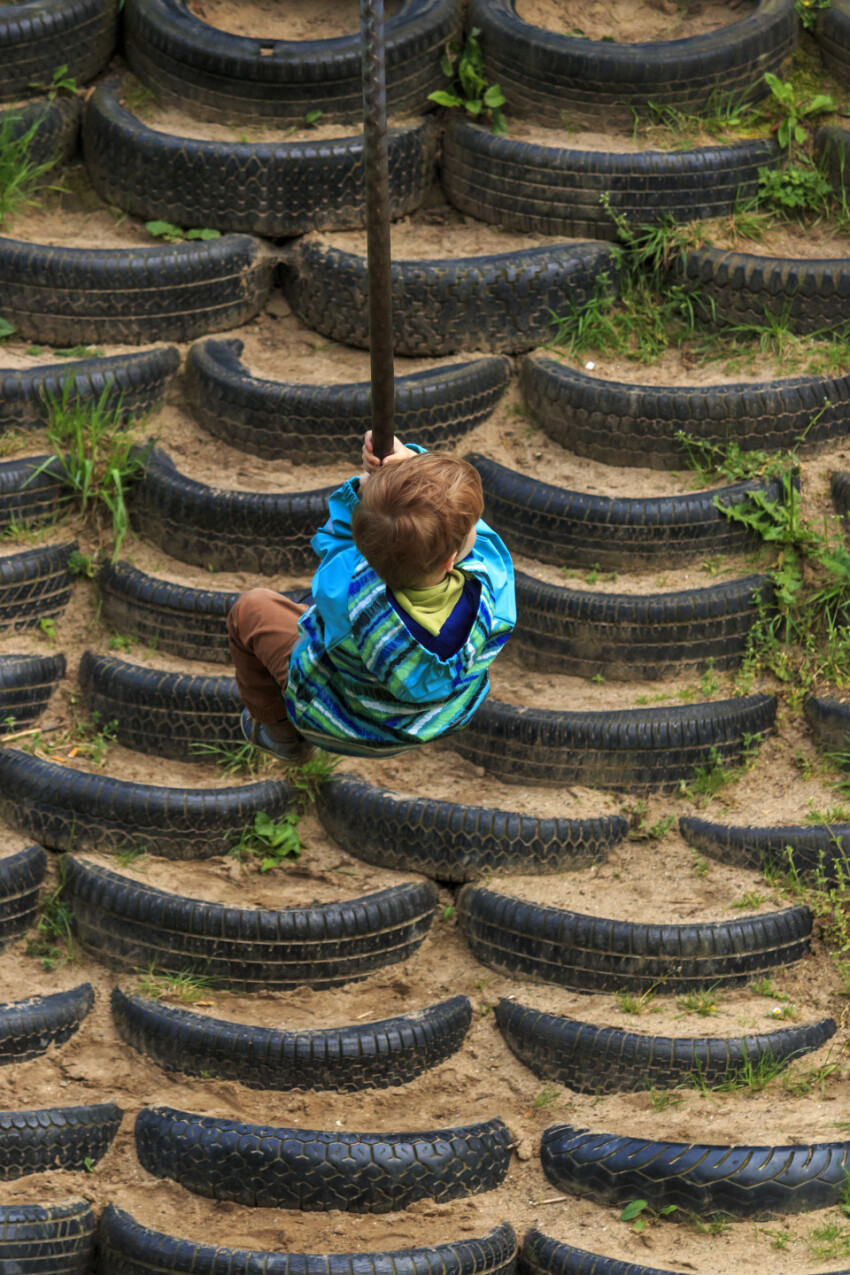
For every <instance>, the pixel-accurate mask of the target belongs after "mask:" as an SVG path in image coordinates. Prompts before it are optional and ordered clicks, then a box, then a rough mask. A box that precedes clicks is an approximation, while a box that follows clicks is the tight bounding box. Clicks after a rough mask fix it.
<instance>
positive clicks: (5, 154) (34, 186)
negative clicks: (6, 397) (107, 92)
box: [0, 114, 55, 336]
mask: <svg viewBox="0 0 850 1275" xmlns="http://www.w3.org/2000/svg"><path fill="white" fill-rule="evenodd" d="M19 122H20V116H19V115H15V114H10V115H5V116H4V117H3V119H2V120H0V226H2V225H3V223H4V222H5V221H8V220H11V218H12V217H14V216H15V215H16V214H17V213H19V212H20V211H21V210H22V209H23V208H31V207H32V206H33V205H34V204H36V203H38V200H37V198H36V191H37V190H39V188H40V187H42V186H43V185H44V179H45V177H46V175H47V174H48V173H49V172H50V170H51V169H52V168H53V167H54V163H55V161H54V160H48V161H45V162H44V163H41V164H37V163H35V162H34V161H33V160H31V159H30V158H29V151H30V143H31V142H32V140H33V137H34V136H35V133H36V131H37V129H38V126H39V121H38V120H36V121H35V123H33V124H31V125H30V127H29V128H28V129H26V131H25V132H23V133H21V134H20V135H19V136H17V135H16V132H17V126H18V124H19ZM2 322H6V321H5V320H3V321H2ZM8 326H9V328H10V329H11V330H10V331H9V332H7V333H6V335H8V336H11V334H12V332H14V328H12V326H11V324H9V325H8ZM2 335H3V328H2V325H0V336H2Z"/></svg>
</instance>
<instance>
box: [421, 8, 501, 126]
mask: <svg viewBox="0 0 850 1275" xmlns="http://www.w3.org/2000/svg"><path fill="white" fill-rule="evenodd" d="M480 34H481V31H480V30H479V28H478V27H473V28H472V30H471V31H470V32H469V34H468V35H467V37H466V41H465V43H464V45H463V48H461V47H460V45H458V44H454V43H452V44H449V46H448V48H447V50H446V52H445V53H444V54H443V57H442V61H441V63H440V65H441V66H442V68H443V74H444V75H445V76H446V77H447V79H449V80H451V81H453V85H452V89H451V90H446V89H437V90H436V92H434V93H429V94H428V100H429V101H430V102H436V103H437V105H438V106H448V107H451V108H459V109H461V110H464V111H466V112H467V113H468V114H469V115H473V116H474V117H475V118H476V119H479V118H481V117H482V116H487V115H489V117H490V125H491V128H492V129H493V132H494V133H507V131H508V126H507V121H506V120H505V114H504V111H503V110H502V107H503V106H504V105H505V95H504V93H503V92H502V90H501V89H500V88H499V86H498V84H491V83H490V80H489V79H488V77H487V70H486V67H485V65H484V51H483V50H482V48H481V45H480V44H479V42H478V37H479V35H480Z"/></svg>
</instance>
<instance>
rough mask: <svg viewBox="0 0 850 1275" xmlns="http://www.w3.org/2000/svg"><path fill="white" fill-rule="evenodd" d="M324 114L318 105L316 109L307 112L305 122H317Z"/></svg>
mask: <svg viewBox="0 0 850 1275" xmlns="http://www.w3.org/2000/svg"><path fill="white" fill-rule="evenodd" d="M323 115H324V111H321V110H319V108H318V107H317V108H316V110H315V111H308V112H307V114H306V115H305V116H304V123H305V124H315V123H316V120H319V119H321V118H322V116H323Z"/></svg>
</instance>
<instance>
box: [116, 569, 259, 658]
mask: <svg viewBox="0 0 850 1275" xmlns="http://www.w3.org/2000/svg"><path fill="white" fill-rule="evenodd" d="M97 587H98V593H99V595H100V601H101V618H102V619H103V620H105V621H107V623H108V624H109V626H110V627H111V628H112V629H113V630H114V631H115V632H116V633H127V634H131V635H132V636H133V637H136V638H138V640H139V641H140V642H145V643H147V644H148V645H150V646H154V647H155V648H156V649H157V650H158V651H166V652H167V653H168V654H169V655H179V656H180V657H181V658H182V659H184V660H210V661H212V662H213V663H216V664H227V663H229V661H230V649H229V646H228V641H227V625H226V623H225V621H226V619H227V613H228V611H229V610H230V608H231V607H232V606H233V604H234V603H235V602H236V599H237V598H238V597H239V594H238V593H224V592H217V591H215V590H213V589H194V588H192V587H191V586H190V585H185V584H174V583H173V582H172V581H171V580H158V579H157V578H156V577H155V576H149V575H145V573H144V572H143V571H139V569H138V568H137V567H133V566H131V565H130V563H129V562H125V561H123V560H120V561H118V562H105V563H104V564H103V566H102V567H101V569H100V572H99V574H98V578H97Z"/></svg>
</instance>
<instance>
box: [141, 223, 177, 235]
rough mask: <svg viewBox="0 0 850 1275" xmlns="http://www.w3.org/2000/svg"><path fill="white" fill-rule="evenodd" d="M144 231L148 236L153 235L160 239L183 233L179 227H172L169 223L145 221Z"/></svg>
mask: <svg viewBox="0 0 850 1275" xmlns="http://www.w3.org/2000/svg"><path fill="white" fill-rule="evenodd" d="M145 230H146V231H147V232H148V234H149V235H155V236H156V237H157V238H162V237H163V236H164V235H181V236H182V234H183V231H182V230H181V229H180V227H179V226H175V225H173V224H172V223H171V222H170V221H146V222H145Z"/></svg>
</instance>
